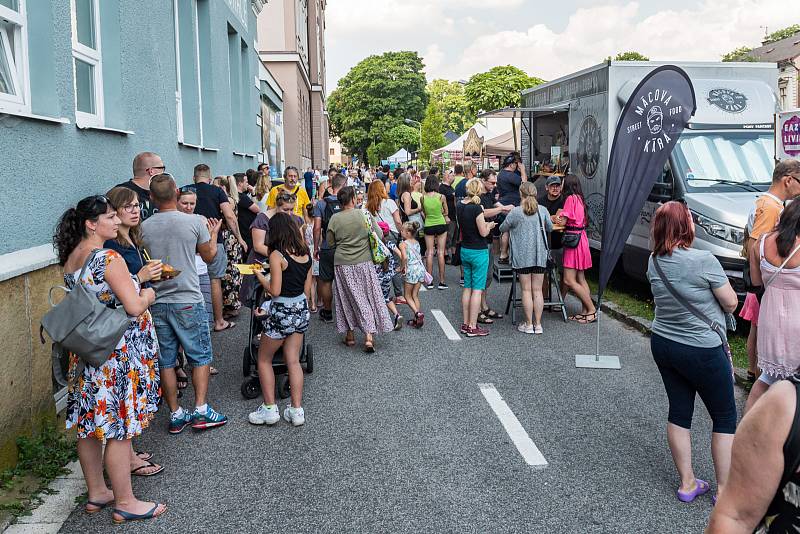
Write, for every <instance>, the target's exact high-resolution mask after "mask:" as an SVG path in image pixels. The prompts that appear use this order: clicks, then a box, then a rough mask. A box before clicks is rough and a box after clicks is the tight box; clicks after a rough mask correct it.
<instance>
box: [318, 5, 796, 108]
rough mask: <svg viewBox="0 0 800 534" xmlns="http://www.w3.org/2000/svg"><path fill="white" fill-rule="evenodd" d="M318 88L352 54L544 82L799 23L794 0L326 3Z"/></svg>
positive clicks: (700, 54)
mask: <svg viewBox="0 0 800 534" xmlns="http://www.w3.org/2000/svg"><path fill="white" fill-rule="evenodd" d="M326 13H327V14H326V17H327V29H326V42H327V44H326V64H327V92H328V93H329V94H330V92H331V91H333V90H334V89H335V88H336V83H337V82H338V80H339V79H340V78H342V77H343V76H344V75H346V74H347V72H348V71H349V70H350V68H351V67H353V66H354V65H355V64H356V63H358V62H359V61H361V60H362V59H364V58H366V57H368V56H370V55H373V54H381V53H383V52H387V51H397V50H416V51H417V52H419V54H420V56H422V58H423V62H424V63H425V73H426V76H427V78H428V80H433V79H435V78H445V79H449V80H467V79H469V77H470V76H471V75H472V74H475V73H476V72H483V71H485V70H488V69H490V68H491V67H494V66H497V65H509V64H510V65H515V66H517V67H520V68H521V69H523V70H524V71H526V72H527V73H528V74H529V75H531V76H537V77H539V78H543V79H545V80H552V79H555V78H558V77H560V76H564V75H566V74H570V73H572V72H575V71H578V70H580V69H583V68H586V67H590V66H592V65H596V64H598V63H600V62H602V61H603V60H604V59H605V58H606V57H607V56H609V55H614V54H616V53H617V52H623V51H628V50H635V51H638V52H641V53H642V54H644V55H646V56H648V57H649V58H650V59H652V60H664V61H680V60H683V61H719V59H720V57H721V56H722V54H724V53H726V52H729V51H731V50H733V49H735V48H738V47H739V46H743V45H748V46H751V47H756V46H760V41H761V39H762V38H763V36H764V34H765V31H767V30H768V31H770V32H772V31H775V30H777V29H780V28H783V27H786V26H789V25H791V24H796V23H800V0H656V1H654V0H646V1H645V0H643V1H639V2H634V1H625V0H595V1H590V0H555V1H553V0H548V1H544V0H330V1H329V2H328V5H327V9H326Z"/></svg>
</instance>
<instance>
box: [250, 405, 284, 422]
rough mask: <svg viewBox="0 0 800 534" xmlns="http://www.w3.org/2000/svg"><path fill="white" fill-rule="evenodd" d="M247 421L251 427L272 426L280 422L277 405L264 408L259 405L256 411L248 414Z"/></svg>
mask: <svg viewBox="0 0 800 534" xmlns="http://www.w3.org/2000/svg"><path fill="white" fill-rule="evenodd" d="M247 420H248V421H250V423H251V424H253V425H274V424H275V423H277V422H278V421H280V420H281V412H280V411H279V410H278V405H277V404H273V405H272V406H269V407H267V406H264V404H261V405H260V406H259V407H258V410H256V411H254V412H250V415H248V416H247Z"/></svg>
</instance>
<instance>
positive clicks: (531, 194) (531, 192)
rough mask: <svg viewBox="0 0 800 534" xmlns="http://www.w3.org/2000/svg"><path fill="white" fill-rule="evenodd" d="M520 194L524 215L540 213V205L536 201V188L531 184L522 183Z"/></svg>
mask: <svg viewBox="0 0 800 534" xmlns="http://www.w3.org/2000/svg"><path fill="white" fill-rule="evenodd" d="M519 194H520V196H521V197H522V202H521V203H520V205H521V206H522V213H524V214H525V215H528V216H530V215H533V214H534V213H538V212H539V203H538V202H537V201H536V186H535V185H533V184H532V183H531V182H522V185H520V186H519Z"/></svg>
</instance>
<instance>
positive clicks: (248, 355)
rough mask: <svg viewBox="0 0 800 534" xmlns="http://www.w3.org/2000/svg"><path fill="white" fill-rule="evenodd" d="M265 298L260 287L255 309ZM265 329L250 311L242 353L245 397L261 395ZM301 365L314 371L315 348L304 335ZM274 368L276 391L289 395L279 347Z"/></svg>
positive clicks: (282, 396)
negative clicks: (259, 363)
mask: <svg viewBox="0 0 800 534" xmlns="http://www.w3.org/2000/svg"><path fill="white" fill-rule="evenodd" d="M263 299H264V290H263V288H261V286H260V285H259V287H258V288H257V290H256V292H255V298H254V302H255V304H254V305H253V309H256V308H258V306H259V305H260V304H261V302H262V301H263ZM262 331H263V326H262V322H261V319H260V318H258V317H256V316H255V315H254V314H253V312H252V311H251V312H250V328H249V330H248V333H249V340H248V343H247V346H246V347H245V348H244V354H243V355H242V375H243V376H244V377H245V379H244V382H242V396H243V397H244V398H245V399H255V398H256V397H258V396H259V395H261V381H260V380H259V378H258V366H257V361H258V345H259V339H260V334H261V333H262ZM300 365H301V366H302V367H303V370H304V371H305V372H306V373H309V374H311V373H313V372H314V350H313V347H312V346H311V345H309V344H307V343H306V341H305V336H303V349H302V351H301V352H300ZM272 370H273V371H274V372H275V390H276V391H275V393H276V394H277V396H278V397H279V398H281V399H286V398H288V397H289V378H288V370H287V368H286V363H285V362H284V360H283V349H282V348H281V349H279V350H278V352H276V353H275V356H274V357H273V358H272Z"/></svg>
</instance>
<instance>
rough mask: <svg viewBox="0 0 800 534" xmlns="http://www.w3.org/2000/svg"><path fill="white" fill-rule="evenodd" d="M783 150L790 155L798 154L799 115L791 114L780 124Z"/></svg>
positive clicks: (799, 135)
mask: <svg viewBox="0 0 800 534" xmlns="http://www.w3.org/2000/svg"><path fill="white" fill-rule="evenodd" d="M780 136H781V143H782V144H783V152H784V153H785V154H787V155H788V156H790V157H797V156H798V155H800V115H793V116H791V117H790V118H789V119H788V120H787V121H786V122H784V123H783V125H782V126H781V132H780Z"/></svg>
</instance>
